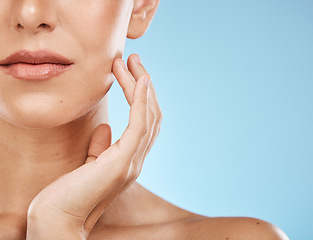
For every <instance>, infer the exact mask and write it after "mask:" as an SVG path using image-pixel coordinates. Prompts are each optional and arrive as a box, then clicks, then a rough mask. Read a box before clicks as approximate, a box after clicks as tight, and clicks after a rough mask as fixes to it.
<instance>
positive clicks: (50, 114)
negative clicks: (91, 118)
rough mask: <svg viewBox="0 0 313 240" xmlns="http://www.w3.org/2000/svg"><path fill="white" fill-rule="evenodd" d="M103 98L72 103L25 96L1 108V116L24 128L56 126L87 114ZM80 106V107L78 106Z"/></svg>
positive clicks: (44, 97) (45, 97)
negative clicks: (8, 106) (7, 106)
mask: <svg viewBox="0 0 313 240" xmlns="http://www.w3.org/2000/svg"><path fill="white" fill-rule="evenodd" d="M100 100H101V99H97V100H94V101H90V102H84V104H77V103H75V104H74V103H70V102H66V100H60V99H57V98H49V97H47V96H44V95H42V96H38V95H37V96H36V97H34V96H32V97H31V98H30V97H29V98H26V97H24V98H23V99H20V100H19V101H16V102H15V104H13V106H12V105H10V108H9V109H8V108H7V109H3V108H2V109H1V110H0V118H2V119H4V120H5V121H7V122H9V123H11V124H13V125H15V126H18V127H23V128H31V129H47V128H55V127H59V126H62V125H65V124H67V123H70V122H73V121H74V120H76V119H79V118H81V117H82V116H84V115H86V114H87V113H88V112H90V110H91V109H92V108H93V107H94V106H95V105H97V103H98V102H99V101H100ZM78 106H79V107H78Z"/></svg>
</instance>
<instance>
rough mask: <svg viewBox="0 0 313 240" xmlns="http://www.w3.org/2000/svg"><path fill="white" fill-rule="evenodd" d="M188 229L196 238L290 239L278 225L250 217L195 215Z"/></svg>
mask: <svg viewBox="0 0 313 240" xmlns="http://www.w3.org/2000/svg"><path fill="white" fill-rule="evenodd" d="M188 225H189V226H188V229H189V231H190V232H192V233H194V235H193V238H191V239H195V240H210V239H215V240H219V239H221V240H237V239H238V240H288V239H289V238H288V237H287V236H286V234H285V233H284V232H283V231H282V230H281V229H280V228H278V227H277V226H275V225H273V224H271V223H269V222H266V221H263V220H260V219H257V218H248V217H212V218H211V217H204V216H199V217H194V218H191V219H189V223H188Z"/></svg>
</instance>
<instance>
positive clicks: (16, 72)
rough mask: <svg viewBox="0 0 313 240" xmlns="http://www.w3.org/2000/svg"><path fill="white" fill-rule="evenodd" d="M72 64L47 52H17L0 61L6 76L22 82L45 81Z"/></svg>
mask: <svg viewBox="0 0 313 240" xmlns="http://www.w3.org/2000/svg"><path fill="white" fill-rule="evenodd" d="M72 65H73V62H72V61H70V60H69V59H67V58H66V57H63V56H61V55H60V54H57V53H55V52H51V51H48V50H39V51H28V50H19V51H17V52H15V53H13V54H12V55H10V56H9V57H7V58H6V59H4V60H2V61H0V68H1V69H2V70H3V71H4V72H5V73H6V74H8V75H11V76H13V77H15V78H19V79H24V80H45V79H50V78H52V77H56V76H58V75H60V74H62V73H64V72H66V71H68V70H70V69H71V67H72Z"/></svg>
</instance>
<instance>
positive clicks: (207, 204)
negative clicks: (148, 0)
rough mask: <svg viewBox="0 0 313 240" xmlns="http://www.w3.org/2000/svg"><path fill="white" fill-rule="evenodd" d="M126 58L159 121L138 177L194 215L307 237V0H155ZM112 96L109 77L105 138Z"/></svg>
mask: <svg viewBox="0 0 313 240" xmlns="http://www.w3.org/2000/svg"><path fill="white" fill-rule="evenodd" d="M133 52H135V53H138V54H139V55H140V56H141V58H142V61H143V64H144V65H145V66H146V68H147V69H148V71H149V72H150V74H151V75H152V81H153V84H154V86H155V88H156V90H157V93H158V98H159V103H160V106H161V108H162V111H163V114H164V120H163V123H162V130H161V133H160V135H159V137H158V140H157V141H156V143H155V145H154V147H153V149H152V150H151V152H150V154H149V155H148V157H147V159H146V161H145V164H144V168H143V170H142V173H141V175H140V177H139V179H138V182H139V183H141V184H142V185H143V186H145V187H147V188H148V189H149V190H151V191H152V192H154V193H156V194H157V195H159V196H161V197H162V198H164V199H166V200H168V201H169V202H171V203H173V204H176V205H178V206H180V207H182V208H184V209H187V210H189V211H192V212H196V213H198V214H203V215H207V216H251V217H256V218H261V219H264V220H266V221H269V222H272V223H274V224H275V225H278V226H279V227H280V228H282V229H283V230H284V231H285V232H286V233H287V235H288V236H289V237H290V239H313V237H312V236H313V206H312V205H313V193H312V189H313V188H312V187H313V174H312V167H313V164H312V160H313V146H312V145H313V127H312V123H313V114H312V103H313V1H305V0H297V1H289V0H280V1H278V0H263V1H254V0H246V1H232V0H215V1H208V0H197V1H173V0H172V1H170V0H167V1H164V0H163V1H161V3H160V6H159V10H158V13H157V15H156V17H155V19H154V22H153V23H152V24H151V26H150V29H149V30H148V32H147V33H146V35H145V36H143V37H142V38H140V39H138V40H128V41H127V43H126V51H125V59H126V57H127V56H128V55H129V54H131V53H133ZM123 98H124V97H123V93H122V91H121V89H120V87H119V86H118V84H117V82H115V83H114V85H113V88H112V90H111V91H110V103H109V104H110V122H111V125H112V128H113V137H114V139H115V140H116V139H117V138H119V137H120V135H121V133H122V132H123V130H124V128H125V127H126V125H127V121H128V105H127V103H126V100H124V101H123V100H122V99H123Z"/></svg>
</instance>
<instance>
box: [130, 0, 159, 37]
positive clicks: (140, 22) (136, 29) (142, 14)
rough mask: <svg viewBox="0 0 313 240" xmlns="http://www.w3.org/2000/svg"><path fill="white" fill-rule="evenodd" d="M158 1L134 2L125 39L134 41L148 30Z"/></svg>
mask: <svg viewBox="0 0 313 240" xmlns="http://www.w3.org/2000/svg"><path fill="white" fill-rule="evenodd" d="M159 2H160V0H134V7H133V12H132V15H131V19H130V22H129V26H128V32H127V37H128V38H131V39H136V38H139V37H141V36H142V35H143V34H144V33H145V32H146V31H147V29H148V27H149V25H150V23H151V21H152V19H153V17H154V15H155V12H156V10H157V8H158V5H159Z"/></svg>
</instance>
